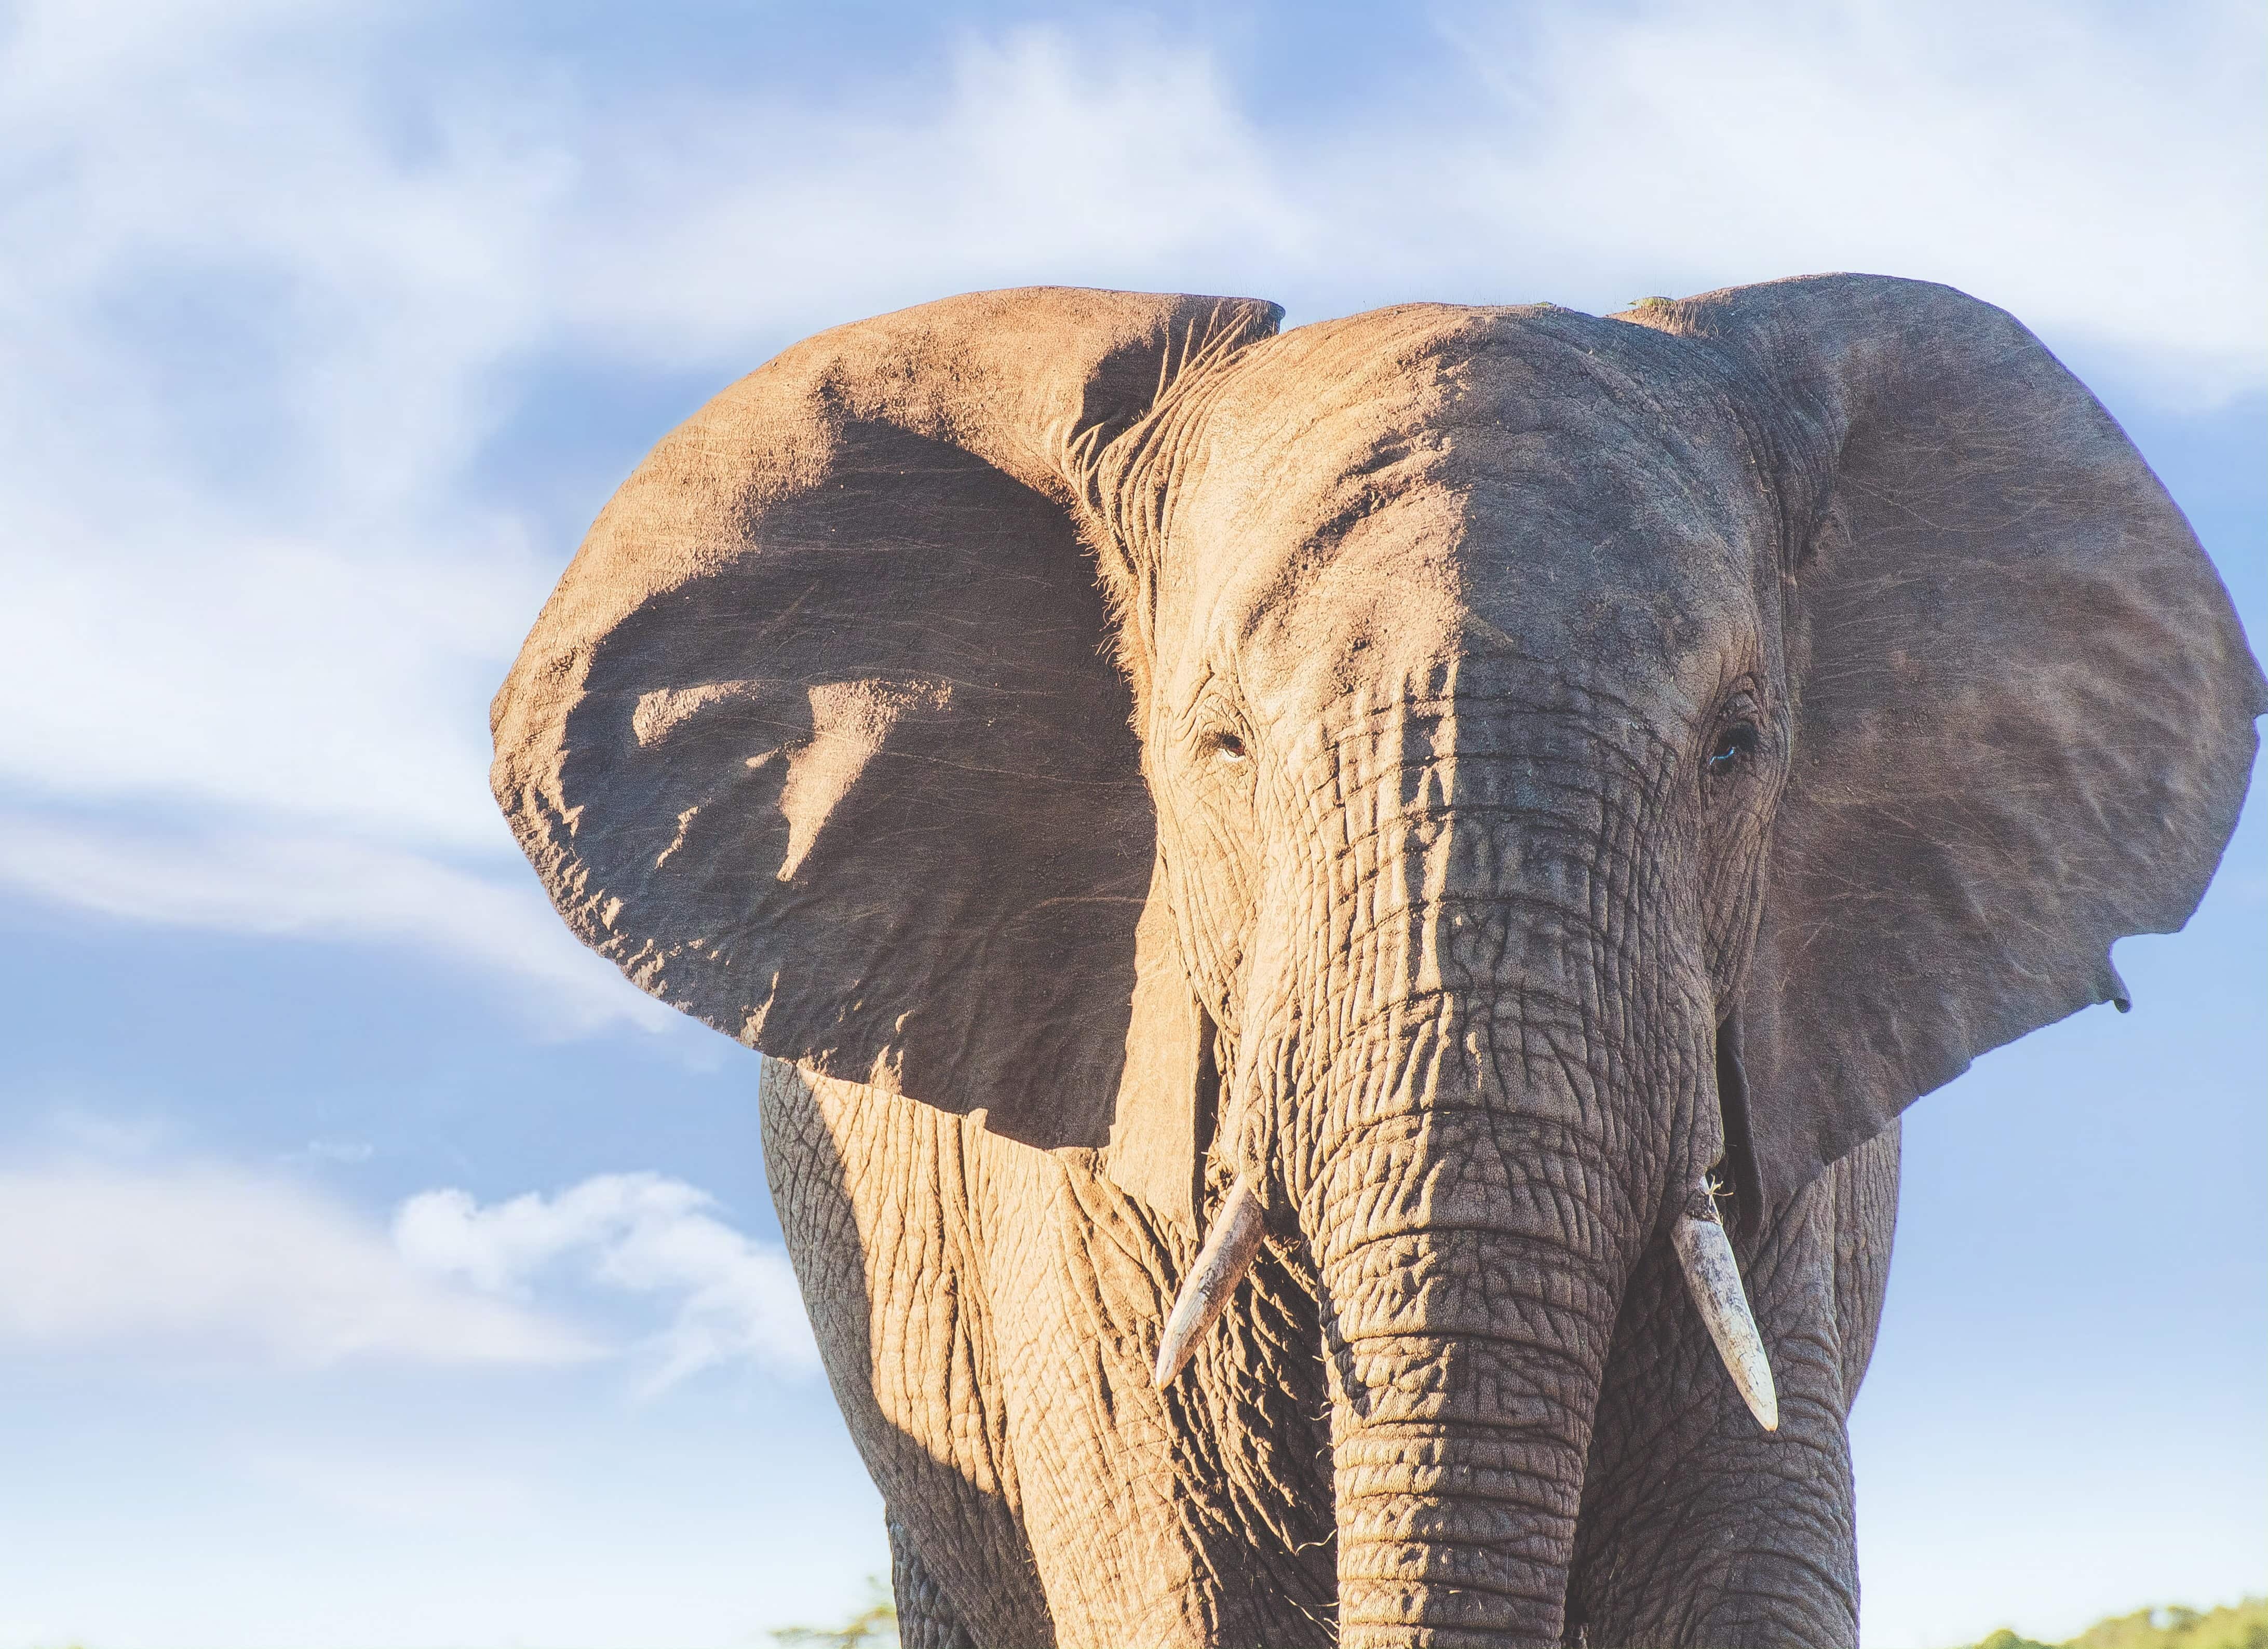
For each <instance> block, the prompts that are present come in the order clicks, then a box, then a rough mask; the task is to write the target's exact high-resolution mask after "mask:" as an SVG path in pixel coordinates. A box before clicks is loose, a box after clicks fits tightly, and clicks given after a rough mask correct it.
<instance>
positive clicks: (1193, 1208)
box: [1096, 865, 1220, 1234]
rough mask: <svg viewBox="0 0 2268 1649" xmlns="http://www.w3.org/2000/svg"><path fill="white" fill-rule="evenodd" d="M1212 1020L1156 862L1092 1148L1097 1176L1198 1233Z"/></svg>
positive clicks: (1214, 1072)
mask: <svg viewBox="0 0 2268 1649" xmlns="http://www.w3.org/2000/svg"><path fill="white" fill-rule="evenodd" d="M1217 1037H1218V1032H1217V1029H1216V1027H1214V1025H1213V1021H1212V1016H1211V1014H1210V1013H1208V1012H1205V1009H1204V1005H1203V1004H1202V1003H1200V1002H1199V1001H1198V1000H1197V990H1196V988H1195V987H1194V986H1192V985H1191V984H1190V983H1189V973H1188V970H1187V969H1186V968H1183V967H1182V956H1181V944H1180V940H1179V939H1178V937H1177V936H1176V932H1175V922H1174V914H1173V911H1172V909H1171V908H1170V907H1169V906H1168V905H1167V900H1166V893H1165V872H1164V866H1163V865H1160V866H1159V867H1158V869H1157V870H1156V871H1155V872H1153V873H1152V877H1151V881H1150V897H1149V901H1148V902H1147V903H1146V904H1145V906H1144V907H1143V910H1142V919H1141V922H1140V923H1139V924H1138V926H1137V927H1136V929H1135V936H1134V1002H1133V1012H1132V1014H1131V1016H1130V1020H1129V1021H1128V1024H1127V1027H1126V1064H1125V1068H1124V1070H1123V1071H1122V1073H1121V1075H1120V1077H1119V1082H1118V1094H1117V1099H1116V1107H1115V1108H1114V1111H1113V1114H1112V1117H1111V1123H1110V1139H1109V1143H1108V1144H1107V1145H1104V1146H1103V1148H1102V1150H1101V1152H1098V1153H1096V1154H1097V1161H1098V1166H1099V1167H1100V1168H1101V1172H1102V1174H1103V1176H1104V1177H1105V1178H1106V1179H1108V1180H1109V1181H1110V1182H1111V1183H1112V1184H1114V1185H1116V1186H1117V1187H1118V1189H1120V1190H1122V1191H1124V1192H1125V1193H1126V1194H1127V1195H1128V1196H1131V1197H1133V1198H1134V1199H1135V1200H1136V1201H1138V1202H1139V1203H1141V1204H1144V1205H1145V1207H1147V1208H1148V1209H1149V1210H1150V1211H1151V1212H1152V1214H1153V1215H1154V1216H1156V1217H1157V1218H1160V1220H1163V1221H1167V1222H1169V1223H1171V1224H1175V1225H1178V1226H1182V1227H1184V1228H1185V1229H1186V1230H1187V1231H1188V1232H1189V1233H1192V1234H1194V1233H1197V1209H1198V1207H1199V1206H1200V1205H1201V1204H1202V1202H1203V1195H1202V1186H1201V1183H1200V1180H1201V1176H1202V1174H1204V1153H1205V1149H1206V1147H1207V1145H1209V1144H1210V1143H1211V1136H1212V1130H1213V1126H1214V1123H1215V1121H1216V1120H1217V1117H1218V1115H1219V1095H1220V1073H1219V1062H1218V1055H1217V1052H1216V1049H1215V1042H1216V1040H1217Z"/></svg>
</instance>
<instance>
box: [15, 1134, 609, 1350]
mask: <svg viewBox="0 0 2268 1649" xmlns="http://www.w3.org/2000/svg"><path fill="white" fill-rule="evenodd" d="M0 1345H5V1346H8V1347H10V1348H11V1349H15V1350H18V1351H25V1350H30V1351H71V1350H79V1349H84V1348H90V1347H110V1348H115V1347H129V1346H130V1347H134V1348H137V1349H141V1350H144V1351H151V1350H157V1349H164V1348H170V1349H171V1350H172V1351H175V1352H179V1353H184V1354H190V1355H196V1356H207V1357H221V1358H252V1359H254V1360H265V1361H274V1362H277V1363H281V1364H284V1365H286V1366H325V1365H328V1364H333V1363H336V1362H339V1361H341V1360H342V1359H344V1358H392V1359H398V1360H404V1361H410V1362H418V1363H431V1364H443V1365H478V1364H535V1365H543V1364H557V1363H569V1362H577V1361H581V1360H584V1359H586V1358H592V1357H595V1356H598V1355H600V1354H601V1353H602V1351H603V1348H602V1347H600V1345H598V1344H597V1343H594V1342H593V1341H592V1340H591V1339H590V1338H589V1337H588V1336H585V1335H584V1334H583V1333H581V1332H580V1331H578V1329H574V1328H572V1327H571V1326H570V1325H568V1324H567V1323H565V1322H563V1321H559V1320H557V1319H556V1318H554V1317H552V1316H550V1315H549V1314H544V1313H541V1312H538V1311H536V1310H534V1309H532V1308H530V1307H527V1306H525V1305H522V1304H519V1303H517V1302H513V1301H510V1300H502V1299H494V1298H491V1297H489V1296H485V1295H482V1294H480V1293H477V1292H473V1291H470V1290H468V1289H465V1288H463V1287H461V1286H454V1285H450V1284H448V1283H446V1282H445V1281H443V1280H440V1279H438V1278H436V1277H432V1276H431V1275H430V1274H428V1273H426V1272H423V1271H421V1270H418V1269H417V1268H416V1267H414V1266H411V1265H409V1264H406V1263H404V1262H403V1261H402V1259H401V1256H400V1255H398V1254H397V1253H396V1252H395V1251H394V1248H392V1247H391V1246H390V1245H389V1244H388V1243H387V1241H386V1240H385V1238H384V1236H383V1235H382V1234H381V1233H379V1232H376V1231H373V1230H372V1229H370V1228H369V1227H368V1226H365V1224H363V1223H362V1222H361V1221H359V1220H357V1218H355V1217H354V1216H353V1215H352V1214H351V1213H350V1212H349V1211H346V1210H344V1209H342V1208H341V1207H339V1206H338V1205H337V1204H335V1203H333V1202H331V1201H329V1200H328V1199H326V1198H324V1197H321V1196H317V1195H316V1194H314V1193H313V1192H311V1191H308V1190H306V1189H303V1188H300V1187H298V1186H294V1185H292V1184H290V1183H288V1182H284V1181H280V1180H275V1179H269V1178H264V1177H261V1176H259V1175H255V1174H246V1173H244V1172H243V1171H241V1170H239V1169H235V1168H231V1167H222V1166H214V1165H193V1166H173V1167H162V1168H160V1167H122V1166H116V1165H97V1166H80V1167H57V1166H53V1165H46V1166H41V1167H38V1168H36V1169H9V1170H5V1171H0Z"/></svg>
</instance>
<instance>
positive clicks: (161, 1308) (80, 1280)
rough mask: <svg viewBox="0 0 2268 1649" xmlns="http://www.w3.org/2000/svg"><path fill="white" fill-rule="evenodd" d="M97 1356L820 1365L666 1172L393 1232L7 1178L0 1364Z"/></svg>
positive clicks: (217, 1193) (279, 1182) (238, 1178)
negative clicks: (602, 1329)
mask: <svg viewBox="0 0 2268 1649" xmlns="http://www.w3.org/2000/svg"><path fill="white" fill-rule="evenodd" d="M594 1289H595V1290H596V1291H598V1292H599V1293H600V1294H603V1295H606V1296H611V1297H612V1298H614V1299H615V1300H617V1301H620V1302H623V1303H626V1304H629V1305H631V1306H633V1307H636V1308H637V1310H638V1311H640V1312H641V1313H646V1312H652V1313H659V1314H660V1315H661V1316H662V1317H663V1319H664V1321H662V1325H661V1326H660V1327H659V1329H655V1330H653V1331H652V1332H650V1333H646V1334H644V1335H641V1336H634V1337H633V1338H632V1339H630V1341H628V1342H627V1343H616V1341H615V1339H613V1338H610V1337H609V1336H605V1335H601V1334H598V1333H595V1332H593V1330H592V1329H589V1328H588V1327H587V1326H584V1325H582V1324H579V1323H578V1322H576V1321H572V1320H571V1316H570V1315H569V1314H568V1313H567V1307H570V1306H571V1305H572V1304H574V1303H576V1302H578V1301H579V1302H580V1303H581V1304H582V1305H583V1306H585V1307H591V1306H593V1305H594V1304H595V1303H596V1296H594V1295H593V1292H592V1291H593V1290H594ZM585 1314H587V1312H586V1313H585ZM91 1348H102V1349H106V1350H108V1351H130V1352H137V1353H140V1354H143V1355H157V1356H168V1357H170V1356H182V1355H187V1356H192V1357H201V1358H225V1359H228V1358H251V1359H253V1360H255V1361H261V1362H270V1363H275V1364H278V1365H281V1366H286V1367H321V1366H329V1365H332V1364H335V1363H337V1362H340V1361H342V1360H344V1359H350V1358H387V1359H393V1360H398V1361H408V1362H416V1363H426V1364H436V1365H443V1366H479V1365H512V1364H522V1365H535V1366H543V1365H552V1364H564V1363H575V1362H582V1361H586V1360H589V1359H591V1358H605V1357H613V1356H618V1355H623V1354H628V1355H629V1356H630V1357H631V1358H632V1360H633V1362H634V1363H635V1364H636V1365H637V1366H638V1368H639V1374H638V1381H639V1385H638V1389H639V1390H640V1392H641V1394H642V1395H649V1396H651V1395H656V1394H658V1393H659V1392H661V1391H663V1390H665V1389H666V1388H669V1387H671V1386H673V1385H674V1384H676V1383H677V1382H678V1381H680V1380H684V1379H685V1378H686V1377H688V1376H689V1375H691V1374H695V1373H699V1372H701V1371H702V1370H703V1369H708V1368H713V1367H718V1366H730V1365H740V1366H751V1367H755V1368H758V1369H762V1370H765V1371H769V1372H773V1373H799V1372H801V1371H804V1370H806V1369H809V1368H812V1367H814V1366H816V1363H817V1351H816V1348H815V1347H814V1343H813V1341H812V1336H811V1329H810V1324H809V1322H808V1321H807V1320H806V1316H805V1314H804V1309H803V1299H802V1296H801V1294H800V1293H799V1292H798V1289H797V1286H796V1281H795V1275H794V1273H793V1271H792V1270H790V1269H789V1266H788V1262H787V1256H786V1255H785V1254H784V1253H783V1252H782V1251H781V1249H780V1248H778V1247H777V1245H775V1244H771V1243H766V1242H760V1241H757V1240H755V1239H753V1238H750V1237H748V1236H747V1235H745V1234H743V1233H740V1232H739V1231H736V1230H735V1229H733V1227H732V1226H730V1225H728V1224H726V1223H725V1220H724V1219H722V1218H719V1216H718V1212H717V1206H716V1203H715V1200H714V1199H713V1198H712V1197H711V1196H709V1195H708V1194H707V1193H705V1192H703V1191H701V1190H699V1189H696V1188H695V1187H693V1186H690V1185H688V1184H686V1183H685V1182H682V1181H680V1180H673V1179H666V1178H664V1177H662V1176H660V1175H658V1174H600V1175H596V1176H594V1177H593V1178H591V1179H588V1180H585V1181H583V1182H580V1183H579V1184H576V1185H573V1186H570V1187H569V1188H567V1189H564V1190H563V1191H561V1192H559V1193H558V1194H557V1195H556V1196H548V1197H547V1196H539V1195H535V1194H533V1193H531V1194H529V1195H527V1196H516V1197H512V1198H511V1199H509V1200H508V1201H504V1202H499V1203H495V1204H488V1205H485V1206H484V1205H482V1204H480V1203H478V1202H476V1201H475V1199H474V1198H473V1197H472V1196H470V1195H469V1194H468V1193H467V1192H465V1191H462V1190H459V1189H438V1190H431V1191H425V1192H421V1193H419V1194H418V1195H416V1196H411V1197H409V1198H408V1199H406V1200H405V1201H403V1202H402V1203H401V1205H400V1206H399V1208H398V1209H397V1210H396V1211H395V1214H394V1219H393V1222H392V1226H391V1229H390V1231H387V1230H380V1229H378V1228H375V1227H373V1226H372V1225H370V1224H369V1223H368V1222H367V1221H365V1219H363V1218H361V1217H360V1216H358V1215H357V1214H356V1213H355V1212H353V1211H351V1210H350V1209H348V1208H346V1207H344V1206H342V1204H338V1203H337V1202H335V1200H333V1199H331V1198H329V1197H327V1196H323V1195H321V1194H320V1193H319V1192H317V1191H315V1190H313V1189H310V1188H308V1187H306V1186H305V1185H301V1184H298V1183H295V1182H292V1181H291V1180H288V1179H284V1178H280V1177H276V1176H273V1175H268V1174H253V1173H247V1172H246V1171H245V1170H243V1169H241V1168H238V1167H230V1166H227V1165H223V1164H213V1163H194V1162H193V1163H183V1162H179V1161H174V1162H107V1163H106V1162H96V1163H63V1164H52V1163H50V1164H41V1165H38V1166H35V1167H11V1168H6V1169H0V1351H15V1352H24V1351H80V1350H86V1349H91ZM373 1492H374V1493H375V1492H376V1491H373ZM378 1498H384V1496H383V1495H379V1496H378Z"/></svg>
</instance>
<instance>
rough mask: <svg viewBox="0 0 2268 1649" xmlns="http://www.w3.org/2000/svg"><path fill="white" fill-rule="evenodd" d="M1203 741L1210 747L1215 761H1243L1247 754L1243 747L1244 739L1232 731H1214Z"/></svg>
mask: <svg viewBox="0 0 2268 1649" xmlns="http://www.w3.org/2000/svg"><path fill="white" fill-rule="evenodd" d="M1205 742H1206V743H1207V744H1209V745H1210V746H1211V747H1212V759H1213V760H1214V761H1216V762H1230V763H1234V762H1241V761H1243V760H1244V758H1245V757H1246V755H1248V754H1249V753H1248V751H1247V750H1246V749H1245V747H1244V740H1241V739H1240V738H1238V737H1237V736H1236V735H1235V734H1234V733H1233V732H1217V733H1214V734H1212V735H1211V737H1210V738H1209V739H1207V740H1205Z"/></svg>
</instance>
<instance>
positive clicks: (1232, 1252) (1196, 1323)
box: [1152, 1178, 1263, 1389]
mask: <svg viewBox="0 0 2268 1649" xmlns="http://www.w3.org/2000/svg"><path fill="white" fill-rule="evenodd" d="M1262 1218H1263V1216H1262V1210H1261V1207H1260V1198H1259V1197H1258V1196H1255V1195H1254V1194H1253V1190H1252V1186H1251V1184H1250V1182H1248V1181H1246V1180H1243V1179H1241V1178H1240V1179H1239V1180H1238V1181H1237V1182H1236V1183H1235V1184H1234V1185H1233V1186H1232V1187H1231V1188H1230V1189H1229V1193H1228V1200H1227V1201H1226V1202H1225V1203H1223V1204H1221V1209H1220V1212H1219V1215H1218V1216H1217V1217H1215V1218H1214V1220H1213V1222H1212V1229H1211V1231H1209V1232H1207V1233H1205V1240H1204V1247H1203V1248H1199V1249H1198V1250H1197V1264H1196V1265H1195V1266H1194V1267H1192V1268H1191V1270H1190V1271H1189V1281H1187V1282H1186V1283H1183V1284H1182V1292H1181V1294H1180V1296H1179V1297H1178V1298H1177V1299H1175V1301H1174V1310H1173V1314H1172V1315H1170V1316H1168V1317H1167V1319H1166V1331H1165V1333H1164V1334H1163V1335H1162V1336H1160V1338H1159V1341H1158V1364H1157V1367H1156V1369H1155V1370H1154V1371H1153V1373H1152V1379H1153V1380H1154V1381H1155V1383H1156V1384H1157V1386H1158V1387H1159V1388H1160V1389H1162V1388H1165V1387H1167V1386H1170V1385H1172V1384H1173V1383H1174V1380H1175V1377H1176V1376H1177V1375H1179V1374H1180V1373H1181V1372H1182V1369H1183V1368H1185V1367H1186V1366H1188V1365H1189V1354H1190V1353H1191V1352H1192V1351H1196V1350H1197V1336H1199V1335H1201V1334H1203V1333H1204V1331H1205V1330H1206V1329H1210V1328H1211V1327H1212V1325H1213V1320H1214V1319H1215V1318H1217V1317H1219V1315H1220V1314H1221V1311H1222V1309H1223V1308H1224V1307H1226V1306H1227V1304H1228V1297H1229V1296H1230V1295H1231V1294H1233V1293H1234V1292H1236V1285H1238V1284H1239V1283H1241V1282H1242V1281H1243V1280H1244V1274H1245V1273H1246V1272H1247V1271H1248V1270H1251V1269H1252V1261H1253V1257H1254V1256H1255V1255H1257V1254H1258V1253H1259V1252H1260V1234H1261V1224H1262Z"/></svg>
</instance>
